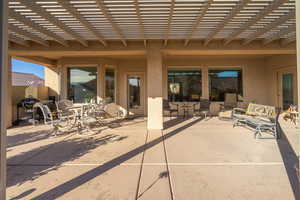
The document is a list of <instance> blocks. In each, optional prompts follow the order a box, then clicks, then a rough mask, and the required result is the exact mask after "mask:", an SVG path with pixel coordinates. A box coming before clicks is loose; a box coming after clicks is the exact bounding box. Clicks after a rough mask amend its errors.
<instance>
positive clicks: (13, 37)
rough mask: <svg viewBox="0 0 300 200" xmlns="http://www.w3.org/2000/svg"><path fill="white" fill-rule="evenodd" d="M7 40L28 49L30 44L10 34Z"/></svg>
mask: <svg viewBox="0 0 300 200" xmlns="http://www.w3.org/2000/svg"><path fill="white" fill-rule="evenodd" d="M8 40H9V41H11V42H14V43H16V44H19V45H22V46H24V47H30V43H29V42H28V41H26V40H24V39H22V38H20V37H17V36H15V35H12V34H10V35H9V36H8Z"/></svg>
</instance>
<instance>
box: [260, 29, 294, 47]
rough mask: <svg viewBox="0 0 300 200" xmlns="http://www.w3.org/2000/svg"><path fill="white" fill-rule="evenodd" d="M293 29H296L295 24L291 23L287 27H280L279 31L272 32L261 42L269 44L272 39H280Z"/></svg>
mask: <svg viewBox="0 0 300 200" xmlns="http://www.w3.org/2000/svg"><path fill="white" fill-rule="evenodd" d="M295 30H296V24H292V25H290V26H289V27H288V28H284V29H281V30H280V31H279V32H277V33H275V34H273V35H272V36H271V37H269V38H267V39H264V41H263V44H264V45H266V44H269V43H271V42H273V41H274V40H278V39H280V38H281V37H282V36H285V35H287V34H289V33H291V32H295Z"/></svg>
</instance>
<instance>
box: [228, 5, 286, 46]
mask: <svg viewBox="0 0 300 200" xmlns="http://www.w3.org/2000/svg"><path fill="white" fill-rule="evenodd" d="M286 2H288V0H277V1H275V2H273V3H270V4H269V5H268V6H267V7H266V8H265V9H263V10H262V11H261V12H260V13H258V14H257V15H255V17H254V18H253V19H251V20H249V21H248V22H246V23H245V24H244V25H242V26H241V27H240V28H239V29H238V30H237V31H235V32H233V33H231V34H230V35H229V36H228V37H227V39H226V40H225V43H224V44H225V45H227V44H229V43H230V42H232V41H233V40H234V39H235V38H236V37H237V36H239V35H240V34H241V33H243V32H244V31H245V30H247V29H249V28H250V27H251V26H253V25H254V24H256V23H257V22H258V21H259V20H261V19H263V18H264V17H265V16H267V15H268V14H270V13H271V12H272V11H273V10H275V9H277V8H279V7H280V6H281V5H283V4H284V3H286Z"/></svg>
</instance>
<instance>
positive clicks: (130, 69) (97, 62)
mask: <svg viewBox="0 0 300 200" xmlns="http://www.w3.org/2000/svg"><path fill="white" fill-rule="evenodd" d="M274 62H276V61H274ZM59 63H61V65H62V67H61V68H62V69H61V70H62V74H63V76H62V77H63V78H62V83H61V87H62V88H61V91H62V92H63V93H66V91H67V88H66V86H67V83H66V81H67V79H66V68H67V67H68V66H79V65H80V66H97V67H99V69H100V70H99V73H100V74H99V79H100V80H101V77H103V69H104V67H105V66H107V65H113V66H115V67H116V71H117V92H116V94H117V102H116V103H117V104H119V105H121V106H122V107H124V108H126V107H127V95H126V93H127V85H126V77H127V74H128V73H141V74H144V75H145V76H144V78H145V85H144V97H145V99H146V97H147V90H146V88H147V87H146V86H147V85H146V83H147V80H146V77H147V62H146V58H142V57H140V58H128V59H125V58H122V59H102V58H94V57H92V58H89V57H86V58H72V59H71V58H64V59H62V60H60V61H59ZM269 65H271V64H270V61H269V60H268V59H267V58H266V57H263V56H260V57H255V56H251V57H249V56H247V57H246V56H232V57H224V56H223V57H220V56H206V57H201V56H198V57H195V56H194V57H186V56H185V57H184V56H179V57H164V58H163V72H162V73H163V96H164V98H166V97H167V68H168V67H186V68H199V69H201V70H202V80H203V88H202V90H203V96H204V97H208V96H209V94H208V93H209V91H208V70H209V69H218V68H219V69H230V68H241V69H242V70H243V92H244V101H245V102H246V103H248V102H251V101H255V102H257V103H261V104H274V98H276V95H275V96H274V94H273V93H271V92H270V84H273V82H271V83H270V80H271V79H270V75H269V74H270V71H269V70H270V67H268V66H269ZM101 74H102V75H101ZM101 85H102V86H103V83H102V82H101V81H99V83H98V88H99V91H98V93H99V94H98V95H99V96H103V94H104V92H103V87H101ZM62 96H65V97H66V94H63V95H62ZM146 108H147V101H145V111H146V110H147V109H146Z"/></svg>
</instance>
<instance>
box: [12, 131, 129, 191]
mask: <svg viewBox="0 0 300 200" xmlns="http://www.w3.org/2000/svg"><path fill="white" fill-rule="evenodd" d="M126 138H127V136H120V135H116V134H109V135H105V136H103V137H99V138H93V137H88V138H85V137H84V138H69V137H68V139H64V140H62V141H59V142H56V143H52V144H48V145H46V146H42V147H39V148H35V149H33V150H31V151H27V152H25V153H21V154H18V155H16V156H13V157H11V158H9V159H8V160H7V163H8V164H7V165H8V175H7V176H8V180H7V186H8V187H11V186H14V185H16V184H22V183H24V182H25V181H28V180H34V179H36V178H38V177H40V176H42V175H45V174H47V173H48V172H50V171H52V170H56V169H57V168H59V167H60V165H61V164H62V163H64V162H67V161H69V162H70V161H73V160H76V159H77V158H79V157H81V156H83V155H84V154H86V153H88V152H90V151H91V150H93V149H95V148H97V147H99V146H101V145H106V144H108V143H112V142H118V141H121V140H124V139H126ZM13 166H38V167H30V168H25V167H24V168H23V170H24V171H14V170H12V167H13Z"/></svg>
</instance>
